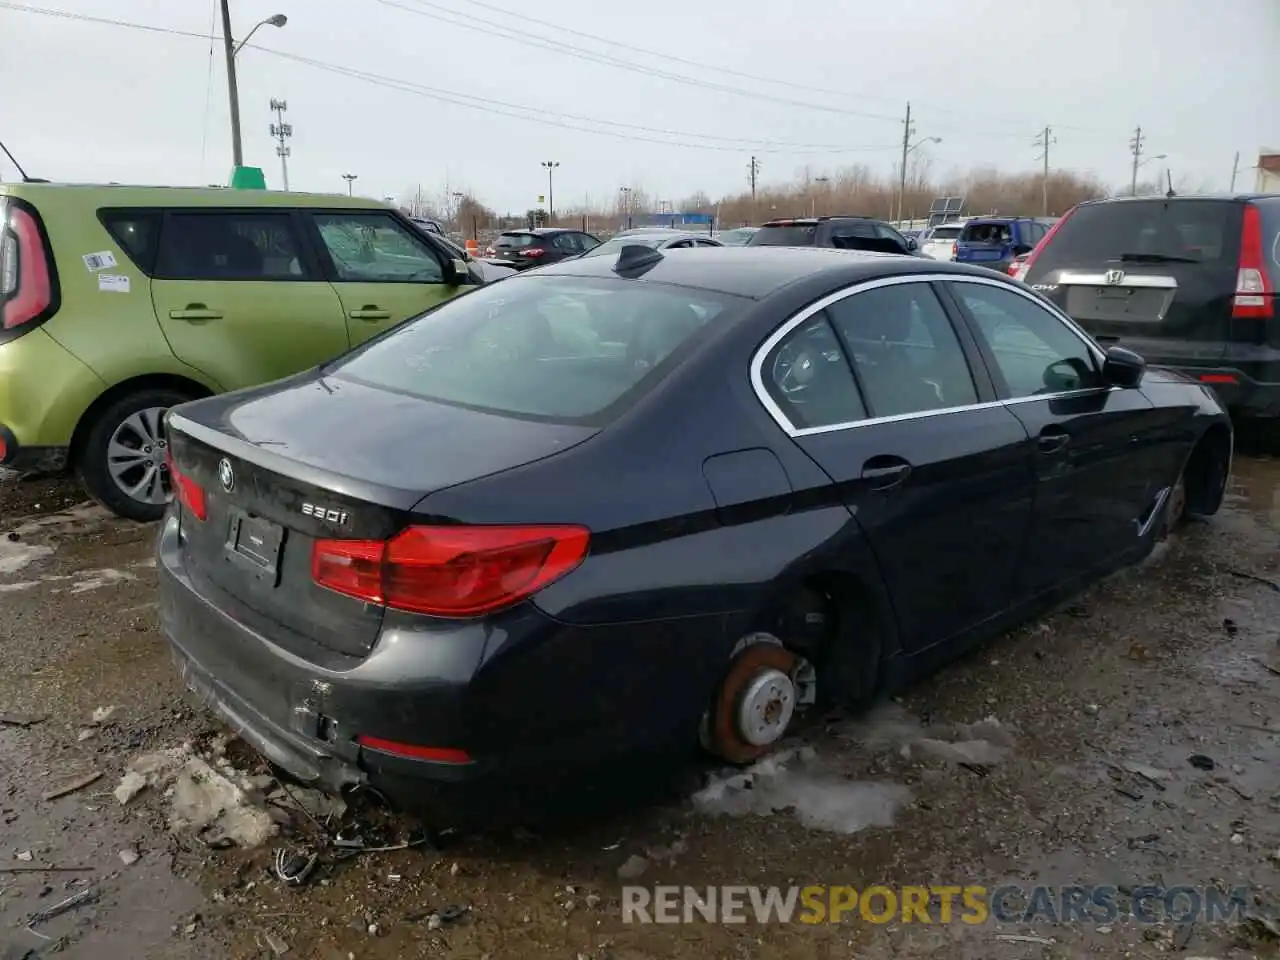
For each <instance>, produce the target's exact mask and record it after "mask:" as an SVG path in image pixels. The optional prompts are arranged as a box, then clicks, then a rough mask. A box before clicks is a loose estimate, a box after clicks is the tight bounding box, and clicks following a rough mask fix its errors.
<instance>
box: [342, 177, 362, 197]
mask: <svg viewBox="0 0 1280 960" xmlns="http://www.w3.org/2000/svg"><path fill="white" fill-rule="evenodd" d="M342 179H343V180H345V181H347V196H348V197H349V196H351V185H352V184H353V183H355V182H356V180H357V179H358V175H357V174H354V173H344V174H343V175H342Z"/></svg>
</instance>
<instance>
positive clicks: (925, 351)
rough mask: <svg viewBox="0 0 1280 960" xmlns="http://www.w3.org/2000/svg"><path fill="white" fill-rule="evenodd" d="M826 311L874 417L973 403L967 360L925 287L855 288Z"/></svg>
mask: <svg viewBox="0 0 1280 960" xmlns="http://www.w3.org/2000/svg"><path fill="white" fill-rule="evenodd" d="M827 311H828V313H830V315H831V320H832V322H833V323H834V324H835V327H836V329H837V330H838V331H840V335H841V336H842V337H843V338H844V341H845V343H847V344H848V345H849V349H850V350H851V351H852V353H853V362H854V366H855V367H856V368H857V371H858V382H859V383H861V384H862V389H863V392H864V393H865V394H866V398H867V405H868V406H869V407H870V408H871V415H872V416H873V417H893V416H901V415H905V414H910V413H922V412H924V411H928V410H943V409H946V408H948V407H963V406H967V405H968V404H972V403H977V401H978V394H977V390H976V388H975V387H974V383H973V374H972V373H970V371H969V361H968V360H967V359H965V355H964V349H963V348H962V347H961V346H960V339H959V338H958V337H957V336H956V332H955V330H954V329H953V328H952V326H951V321H950V320H949V319H948V318H947V314H946V311H945V310H944V309H943V308H942V304H941V303H939V302H938V296H937V294H935V293H934V292H933V288H932V287H931V286H930V285H929V284H927V283H897V284H891V285H890V286H887V287H879V288H877V289H873V290H867V291H865V292H863V293H855V294H854V295H853V296H850V297H846V298H845V299H843V300H840V301H838V302H836V303H833V304H832V305H831V306H830V307H828V308H827Z"/></svg>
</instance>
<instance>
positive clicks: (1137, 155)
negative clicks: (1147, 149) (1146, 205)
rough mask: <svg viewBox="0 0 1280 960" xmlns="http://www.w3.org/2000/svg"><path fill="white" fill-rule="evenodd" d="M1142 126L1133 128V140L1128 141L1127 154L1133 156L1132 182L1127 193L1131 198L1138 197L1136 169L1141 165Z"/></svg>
mask: <svg viewBox="0 0 1280 960" xmlns="http://www.w3.org/2000/svg"><path fill="white" fill-rule="evenodd" d="M1142 148H1143V137H1142V125H1141V124H1139V125H1138V126H1137V127H1135V128H1134V131H1133V139H1132V140H1130V141H1129V152H1130V153H1132V154H1133V180H1132V182H1131V183H1130V185H1129V193H1130V195H1132V196H1135V197H1136V196H1137V195H1138V167H1139V166H1140V165H1141V163H1142Z"/></svg>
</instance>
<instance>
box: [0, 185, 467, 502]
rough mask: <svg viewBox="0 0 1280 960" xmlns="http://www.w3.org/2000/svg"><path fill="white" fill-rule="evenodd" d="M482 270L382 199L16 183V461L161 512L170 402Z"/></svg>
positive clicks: (7, 307)
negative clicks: (66, 474)
mask: <svg viewBox="0 0 1280 960" xmlns="http://www.w3.org/2000/svg"><path fill="white" fill-rule="evenodd" d="M479 282H481V281H480V278H479V276H478V274H477V273H476V272H475V271H474V270H473V269H472V267H471V266H470V265H469V264H467V263H466V262H465V261H463V260H461V259H459V258H458V257H457V255H456V253H455V252H453V251H452V250H450V249H449V248H448V247H446V246H445V245H444V244H442V243H441V242H440V239H439V238H437V237H434V236H433V235H430V234H427V233H426V232H424V231H422V230H420V229H419V228H417V227H415V226H414V225H413V224H412V223H410V222H409V221H408V220H407V219H405V218H404V217H402V216H401V215H400V214H399V213H396V212H395V211H393V210H391V209H389V208H388V207H386V206H384V205H382V204H378V203H375V202H373V201H369V200H361V199H359V198H348V197H341V196H321V195H308V194H298V193H280V192H275V191H273V192H270V193H268V192H266V191H264V190H225V189H187V188H179V187H127V186H69V185H65V184H51V183H6V184H0V466H3V467H7V468H9V469H13V470H17V471H19V472H44V471H57V470H61V469H64V468H66V467H70V468H72V469H74V470H75V471H77V472H78V473H79V475H80V478H81V480H82V481H83V483H84V485H85V487H86V488H87V489H88V492H89V493H90V494H91V495H92V496H93V497H95V498H96V499H97V500H99V501H100V502H101V503H103V504H104V505H105V506H107V507H108V508H109V509H111V510H112V511H114V512H115V513H117V514H119V515H120V516H124V517H128V518H130V519H134V520H155V519H159V517H160V515H161V513H163V512H164V507H165V503H166V501H167V500H168V498H169V492H170V491H169V480H168V462H167V456H166V455H167V441H166V438H165V434H164V426H163V423H164V414H165V411H166V410H167V409H168V408H169V407H171V406H174V405H175V404H179V403H182V402H184V401H187V400H192V399H195V398H198V397H205V396H208V395H210V394H213V393H220V392H222V391H225V390H235V389H238V388H241V387H248V386H253V385H256V384H261V383H265V382H268V381H271V380H276V379H280V378H282V377H286V376H288V375H290V374H294V373H298V372H300V371H302V370H306V369H308V368H310V367H314V366H316V365H318V364H321V363H324V362H325V361H328V360H332V359H334V358H335V357H337V356H339V355H340V354H343V353H346V352H347V351H348V350H349V349H351V348H352V347H354V346H356V345H357V344H360V343H362V342H363V341H365V340H367V339H369V338H370V337H372V336H374V335H375V334H377V333H379V332H381V331H383V330H387V329H389V328H390V327H392V326H394V325H395V324H397V323H399V322H400V321H402V320H405V319H408V318H409V317H412V316H416V315H417V314H420V313H422V312H423V311H424V310H427V309H428V308H430V307H432V306H434V305H436V304H438V303H440V302H441V301H443V300H446V299H448V298H449V297H452V296H453V295H455V294H456V293H458V292H460V291H461V290H465V289H470V288H472V287H474V286H475V285H476V284H477V283H479ZM298 415H299V416H300V417H303V418H305V416H306V411H305V410H299V412H298Z"/></svg>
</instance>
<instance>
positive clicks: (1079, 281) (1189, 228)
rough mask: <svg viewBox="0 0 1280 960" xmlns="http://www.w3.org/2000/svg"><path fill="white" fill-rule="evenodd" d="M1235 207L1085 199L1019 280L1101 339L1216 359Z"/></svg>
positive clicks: (1229, 280)
mask: <svg viewBox="0 0 1280 960" xmlns="http://www.w3.org/2000/svg"><path fill="white" fill-rule="evenodd" d="M1242 209H1243V208H1242V205H1241V204H1240V203H1238V202H1235V201H1232V200H1217V199H1198V198H1186V199H1183V198H1179V197H1161V198H1152V199H1142V200H1118V201H1113V202H1107V203H1097V204H1083V205H1081V206H1080V207H1078V208H1077V209H1076V210H1075V212H1074V213H1072V215H1071V216H1070V217H1068V218H1067V220H1066V221H1064V222H1063V223H1062V225H1061V227H1060V229H1058V231H1057V232H1056V233H1054V234H1053V236H1052V237H1051V238H1050V239H1049V242H1048V243H1047V244H1046V245H1044V247H1043V249H1041V250H1039V251H1038V252H1037V254H1036V257H1035V260H1034V262H1033V263H1032V266H1031V269H1030V270H1029V271H1028V273H1027V276H1026V277H1025V278H1024V279H1025V282H1026V283H1027V284H1029V285H1030V286H1031V287H1033V288H1034V289H1036V290H1038V291H1039V292H1040V293H1042V294H1044V295H1045V296H1047V297H1048V298H1049V299H1051V300H1053V301H1054V302H1055V303H1056V304H1057V305H1058V306H1059V307H1061V308H1062V309H1063V310H1065V311H1066V312H1067V314H1069V315H1070V316H1071V318H1072V319H1073V320H1075V321H1076V322H1077V323H1079V324H1080V325H1081V326H1082V327H1083V328H1084V329H1085V330H1086V331H1088V332H1089V333H1090V334H1092V335H1093V336H1094V337H1095V338H1096V339H1097V340H1098V341H1100V342H1102V343H1103V344H1104V345H1108V346H1109V345H1112V344H1117V343H1118V344H1121V345H1123V346H1126V347H1129V348H1131V349H1133V350H1136V351H1138V352H1139V353H1142V354H1144V355H1145V356H1148V357H1150V358H1153V359H1159V360H1166V361H1174V362H1176V361H1177V360H1179V359H1183V358H1185V359H1197V358H1198V359H1214V358H1220V357H1222V356H1223V355H1224V353H1225V351H1226V341H1227V338H1228V334H1229V330H1230V325H1231V304H1232V297H1233V295H1234V293H1235V287H1236V269H1237V265H1238V262H1239V256H1240V228H1241V222H1242Z"/></svg>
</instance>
